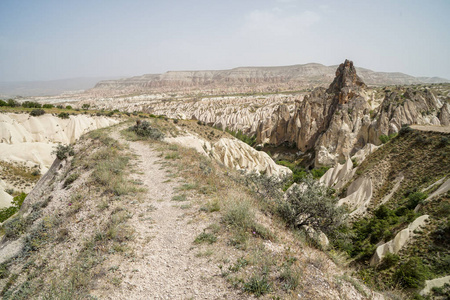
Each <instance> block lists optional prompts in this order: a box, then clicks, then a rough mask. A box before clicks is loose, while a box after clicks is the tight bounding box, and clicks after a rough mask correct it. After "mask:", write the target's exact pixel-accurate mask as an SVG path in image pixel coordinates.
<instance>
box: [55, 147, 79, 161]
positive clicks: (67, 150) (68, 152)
mask: <svg viewBox="0 0 450 300" xmlns="http://www.w3.org/2000/svg"><path fill="white" fill-rule="evenodd" d="M52 154H56V157H57V158H58V159H60V160H63V159H66V158H68V157H69V156H73V155H75V151H74V149H73V147H72V146H71V145H61V144H59V145H58V146H56V149H55V150H54V151H53V152H52Z"/></svg>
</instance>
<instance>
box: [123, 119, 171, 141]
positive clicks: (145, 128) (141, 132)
mask: <svg viewBox="0 0 450 300" xmlns="http://www.w3.org/2000/svg"><path fill="white" fill-rule="evenodd" d="M128 130H130V131H133V132H135V133H136V134H137V135H138V136H140V137H145V138H150V139H153V140H161V139H163V138H164V134H163V133H162V132H161V131H160V130H159V129H157V128H152V127H151V126H150V123H149V122H147V121H141V120H138V121H136V125H134V126H131V127H130V128H128Z"/></svg>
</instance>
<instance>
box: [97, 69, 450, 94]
mask: <svg viewBox="0 0 450 300" xmlns="http://www.w3.org/2000/svg"><path fill="white" fill-rule="evenodd" d="M349 63H350V62H349ZM335 70H336V66H324V65H321V64H316V63H310V64H304V65H293V66H283V67H240V68H234V69H231V70H207V71H170V72H166V73H164V74H147V75H142V76H135V77H130V78H123V79H119V80H104V81H100V82H99V83H97V85H95V87H94V88H93V89H91V90H90V93H93V94H96V95H106V94H111V93H113V94H120V93H122V94H127V93H142V92H169V91H172V92H187V93H190V92H193V91H202V92H206V93H212V94H220V93H233V92H234V93H243V92H273V91H276V90H294V89H301V88H305V87H317V86H326V85H328V83H329V82H330V81H331V80H332V79H333V77H334V75H335V74H334V73H335ZM357 70H358V73H359V74H360V76H361V78H362V79H363V80H364V81H365V82H366V83H367V84H370V85H395V84H419V83H433V82H448V80H446V79H442V78H416V77H413V76H409V75H406V74H402V73H386V72H374V71H371V70H368V69H363V68H358V69H357ZM345 77H346V78H347V76H345ZM361 82H362V81H361Z"/></svg>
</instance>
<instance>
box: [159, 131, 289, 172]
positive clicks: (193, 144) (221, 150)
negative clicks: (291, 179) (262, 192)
mask: <svg viewBox="0 0 450 300" xmlns="http://www.w3.org/2000/svg"><path fill="white" fill-rule="evenodd" d="M164 141H166V142H168V143H172V144H178V145H180V146H183V147H187V148H193V149H195V150H196V151H197V152H199V153H201V154H203V155H205V156H208V157H211V158H213V159H215V160H216V161H218V162H220V163H222V164H224V165H225V166H226V167H228V168H230V169H236V170H242V171H243V172H245V173H251V172H258V173H260V174H266V175H268V176H276V177H286V176H291V175H292V171H291V170H290V169H289V168H287V167H284V166H280V165H278V164H276V163H275V162H274V161H273V160H272V158H271V157H270V156H269V155H268V154H267V153H265V152H263V151H258V150H255V149H254V148H252V147H250V146H249V145H247V144H246V143H244V142H242V141H240V140H238V139H230V138H221V139H220V140H219V141H217V142H215V143H210V142H209V141H206V140H204V139H202V138H201V137H199V136H196V135H193V134H187V135H182V136H177V137H172V138H165V139H164Z"/></svg>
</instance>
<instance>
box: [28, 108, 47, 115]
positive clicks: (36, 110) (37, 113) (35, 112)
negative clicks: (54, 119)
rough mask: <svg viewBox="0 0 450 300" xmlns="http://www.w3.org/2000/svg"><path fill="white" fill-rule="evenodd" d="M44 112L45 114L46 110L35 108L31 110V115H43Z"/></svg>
mask: <svg viewBox="0 0 450 300" xmlns="http://www.w3.org/2000/svg"><path fill="white" fill-rule="evenodd" d="M43 114H45V110H43V109H40V108H37V109H33V110H32V111H31V112H30V116H33V117H38V116H42V115H43Z"/></svg>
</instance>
